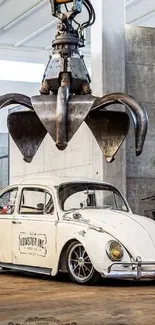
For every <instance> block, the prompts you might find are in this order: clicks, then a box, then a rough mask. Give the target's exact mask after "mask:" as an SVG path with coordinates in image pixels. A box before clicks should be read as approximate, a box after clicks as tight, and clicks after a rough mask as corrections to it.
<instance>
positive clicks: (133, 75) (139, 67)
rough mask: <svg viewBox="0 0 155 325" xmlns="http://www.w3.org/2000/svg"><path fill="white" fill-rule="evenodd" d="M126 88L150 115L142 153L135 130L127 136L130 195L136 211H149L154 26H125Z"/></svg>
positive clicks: (154, 152) (154, 153)
mask: <svg viewBox="0 0 155 325" xmlns="http://www.w3.org/2000/svg"><path fill="white" fill-rule="evenodd" d="M126 86H127V92H128V93H129V94H130V95H132V96H134V97H135V98H136V99H137V100H138V101H140V102H141V103H142V104H143V106H144V107H145V108H146V110H147V113H148V116H149V130H148V135H147V139H146V143H145V147H144V151H143V154H142V155H141V156H140V157H135V155H134V138H133V136H131V132H132V135H133V130H132V131H131V132H130V135H129V137H128V139H127V196H128V200H129V203H130V205H131V207H132V209H133V211H134V212H135V213H140V214H142V215H144V214H146V215H148V216H151V214H150V213H146V212H145V210H148V209H153V208H155V201H152V202H151V201H149V202H146V201H144V202H141V199H142V198H145V197H148V196H151V195H153V194H155V29H154V28H143V27H130V26H127V27H126Z"/></svg>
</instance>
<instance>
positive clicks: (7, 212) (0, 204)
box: [0, 187, 18, 263]
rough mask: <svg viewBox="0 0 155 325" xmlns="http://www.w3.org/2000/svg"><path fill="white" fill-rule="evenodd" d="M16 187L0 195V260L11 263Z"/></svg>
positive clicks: (16, 196)
mask: <svg viewBox="0 0 155 325" xmlns="http://www.w3.org/2000/svg"><path fill="white" fill-rule="evenodd" d="M17 198H18V187H11V188H9V189H7V190H4V191H3V192H2V194H1V195H0V262H1V263H12V253H13V251H12V239H13V232H12V231H13V222H14V217H15V213H16V207H17Z"/></svg>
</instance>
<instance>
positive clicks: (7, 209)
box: [0, 188, 18, 214]
mask: <svg viewBox="0 0 155 325" xmlns="http://www.w3.org/2000/svg"><path fill="white" fill-rule="evenodd" d="M17 191H18V188H13V189H11V190H9V191H6V192H5V193H3V194H2V195H1V196H0V214H12V213H14V210H15V203H16V197H17Z"/></svg>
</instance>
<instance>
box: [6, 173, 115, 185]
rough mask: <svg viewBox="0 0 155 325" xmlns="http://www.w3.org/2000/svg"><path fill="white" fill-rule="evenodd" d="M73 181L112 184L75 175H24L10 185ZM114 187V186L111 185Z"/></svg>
mask: <svg viewBox="0 0 155 325" xmlns="http://www.w3.org/2000/svg"><path fill="white" fill-rule="evenodd" d="M74 182H79V183H81V182H89V183H100V184H105V185H110V186H113V185H112V184H109V183H106V182H104V181H101V180H97V179H92V178H81V177H80V178H77V177H64V176H36V177H26V178H24V179H21V180H20V181H19V180H18V182H16V183H12V184H11V185H15V184H16V185H17V184H18V185H22V184H27V185H28V184H29V185H33V184H36V185H44V186H52V187H53V186H58V185H60V184H62V183H74ZM113 187H115V186H113Z"/></svg>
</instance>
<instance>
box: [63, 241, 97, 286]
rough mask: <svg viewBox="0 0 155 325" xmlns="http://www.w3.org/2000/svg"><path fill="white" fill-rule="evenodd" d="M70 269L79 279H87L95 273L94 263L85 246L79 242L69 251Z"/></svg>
mask: <svg viewBox="0 0 155 325" xmlns="http://www.w3.org/2000/svg"><path fill="white" fill-rule="evenodd" d="M68 259H69V261H68V262H69V269H70V272H71V273H72V275H73V276H74V278H75V279H76V280H78V281H81V282H82V281H86V280H88V279H89V277H91V275H92V273H93V270H94V268H93V265H92V263H91V261H90V259H89V256H88V254H87V252H86V251H85V249H84V247H83V246H82V245H81V244H79V243H77V244H75V245H74V246H73V247H72V249H71V250H70V252H69V257H68Z"/></svg>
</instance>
